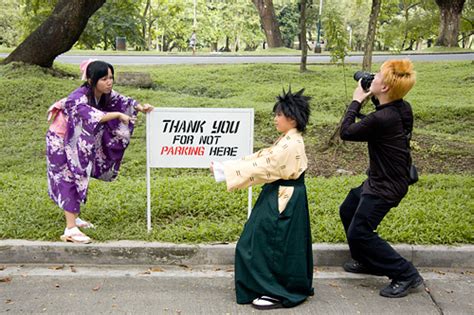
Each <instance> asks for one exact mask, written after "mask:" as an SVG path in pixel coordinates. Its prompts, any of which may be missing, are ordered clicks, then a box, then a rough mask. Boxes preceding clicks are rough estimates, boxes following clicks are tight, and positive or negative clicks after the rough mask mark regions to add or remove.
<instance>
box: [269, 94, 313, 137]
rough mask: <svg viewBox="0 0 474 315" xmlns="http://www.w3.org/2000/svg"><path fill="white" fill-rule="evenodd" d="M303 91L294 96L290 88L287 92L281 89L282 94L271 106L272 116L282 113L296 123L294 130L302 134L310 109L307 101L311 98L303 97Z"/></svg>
mask: <svg viewBox="0 0 474 315" xmlns="http://www.w3.org/2000/svg"><path fill="white" fill-rule="evenodd" d="M303 92H304V89H301V90H299V91H298V92H296V93H295V94H293V93H291V87H290V88H289V89H288V92H285V89H283V94H282V95H278V96H277V102H276V103H275V105H274V106H273V114H278V113H282V114H283V115H285V116H286V117H288V118H291V119H293V120H295V121H296V129H298V131H300V132H303V131H305V130H306V125H307V124H308V120H309V115H310V113H311V109H310V108H309V100H310V99H311V97H309V96H303Z"/></svg>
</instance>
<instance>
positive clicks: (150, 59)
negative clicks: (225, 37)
mask: <svg viewBox="0 0 474 315" xmlns="http://www.w3.org/2000/svg"><path fill="white" fill-rule="evenodd" d="M6 56H7V54H0V57H6ZM87 58H90V56H88V55H60V56H59V57H58V58H57V59H56V60H57V61H59V62H63V63H71V64H79V63H80V62H81V61H83V60H84V59H87ZM94 58H100V59H101V60H104V61H107V62H110V63H111V64H114V65H132V64H133V65H166V64H245V63H299V62H300V57H299V56H219V55H207V56H158V55H155V56H153V55H140V56H137V55H127V56H121V55H100V56H95V57H94ZM362 58H363V57H362V56H349V57H347V58H346V62H354V63H361V62H362ZM397 58H410V59H411V60H413V61H455V60H456V61H461V60H474V53H461V54H413V55H408V54H403V55H375V56H373V59H372V60H373V62H383V61H385V60H388V59H397ZM329 60H330V57H329V56H327V55H322V56H313V55H310V56H308V63H327V62H329Z"/></svg>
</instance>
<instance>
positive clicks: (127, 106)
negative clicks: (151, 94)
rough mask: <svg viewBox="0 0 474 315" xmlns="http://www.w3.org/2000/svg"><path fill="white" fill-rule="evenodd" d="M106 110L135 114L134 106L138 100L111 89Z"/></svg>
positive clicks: (129, 114)
mask: <svg viewBox="0 0 474 315" xmlns="http://www.w3.org/2000/svg"><path fill="white" fill-rule="evenodd" d="M110 97H111V98H110V105H109V108H108V110H109V111H111V112H121V113H124V114H126V115H128V116H132V117H134V116H137V110H136V106H137V105H138V102H137V101H136V100H134V99H133V98H131V97H128V96H125V95H122V94H119V93H117V92H115V91H112V95H111V96H110Z"/></svg>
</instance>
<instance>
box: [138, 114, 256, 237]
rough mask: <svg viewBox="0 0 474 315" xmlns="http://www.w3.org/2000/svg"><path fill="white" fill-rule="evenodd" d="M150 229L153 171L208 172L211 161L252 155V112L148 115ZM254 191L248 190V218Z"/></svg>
mask: <svg viewBox="0 0 474 315" xmlns="http://www.w3.org/2000/svg"><path fill="white" fill-rule="evenodd" d="M146 117H147V120H146V147H147V168H146V181H147V229H148V232H150V231H151V183H150V168H152V167H155V168H178V167H187V168H209V166H210V165H211V161H227V160H233V159H238V158H240V157H243V156H245V155H249V154H251V153H253V119H254V111H253V108H166V107H162V108H155V109H154V110H153V111H152V112H151V113H148V114H147V115H146ZM183 197H184V196H183ZM251 208H252V188H251V187H249V189H248V216H250V210H251Z"/></svg>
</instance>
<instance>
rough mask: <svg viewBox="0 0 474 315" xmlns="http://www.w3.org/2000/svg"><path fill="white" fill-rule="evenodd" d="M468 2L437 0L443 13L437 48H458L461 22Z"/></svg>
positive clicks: (461, 0) (462, 0) (463, 0)
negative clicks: (464, 7) (463, 10)
mask: <svg viewBox="0 0 474 315" xmlns="http://www.w3.org/2000/svg"><path fill="white" fill-rule="evenodd" d="M465 2H466V0H436V4H438V6H439V10H440V12H441V23H440V28H439V36H438V39H437V40H436V46H444V47H458V34H459V22H460V21H461V13H462V8H463V6H464V3H465Z"/></svg>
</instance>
